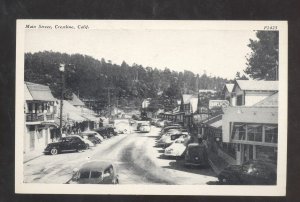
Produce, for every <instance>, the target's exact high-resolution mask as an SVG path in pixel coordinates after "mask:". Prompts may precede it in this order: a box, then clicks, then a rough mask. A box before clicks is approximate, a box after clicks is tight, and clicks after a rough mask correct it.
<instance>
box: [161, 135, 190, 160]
mask: <svg viewBox="0 0 300 202" xmlns="http://www.w3.org/2000/svg"><path fill="white" fill-rule="evenodd" d="M185 150H186V145H185V140H184V139H183V138H178V139H177V140H175V141H174V143H172V144H171V145H170V146H169V147H167V148H166V149H165V152H164V155H165V156H174V157H180V156H182V155H183V153H184V151H185Z"/></svg>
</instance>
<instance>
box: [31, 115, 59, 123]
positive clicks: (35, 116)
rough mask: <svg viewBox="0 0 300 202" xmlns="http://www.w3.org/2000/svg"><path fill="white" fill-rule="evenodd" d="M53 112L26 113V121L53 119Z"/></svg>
mask: <svg viewBox="0 0 300 202" xmlns="http://www.w3.org/2000/svg"><path fill="white" fill-rule="evenodd" d="M53 120H54V114H34V113H26V122H37V121H53Z"/></svg>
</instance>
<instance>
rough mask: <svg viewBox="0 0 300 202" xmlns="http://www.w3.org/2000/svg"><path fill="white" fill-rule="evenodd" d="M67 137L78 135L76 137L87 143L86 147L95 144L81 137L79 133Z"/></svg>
mask: <svg viewBox="0 0 300 202" xmlns="http://www.w3.org/2000/svg"><path fill="white" fill-rule="evenodd" d="M69 137H78V138H80V139H81V140H82V141H83V142H84V143H85V144H86V145H87V148H88V147H94V146H95V144H94V143H92V142H91V141H90V140H88V139H86V138H82V137H81V136H80V135H69Z"/></svg>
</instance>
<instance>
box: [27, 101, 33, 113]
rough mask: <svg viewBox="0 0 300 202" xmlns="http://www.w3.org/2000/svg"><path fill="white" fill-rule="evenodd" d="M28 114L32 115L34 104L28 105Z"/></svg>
mask: <svg viewBox="0 0 300 202" xmlns="http://www.w3.org/2000/svg"><path fill="white" fill-rule="evenodd" d="M27 106H28V112H29V113H32V103H28V105H27Z"/></svg>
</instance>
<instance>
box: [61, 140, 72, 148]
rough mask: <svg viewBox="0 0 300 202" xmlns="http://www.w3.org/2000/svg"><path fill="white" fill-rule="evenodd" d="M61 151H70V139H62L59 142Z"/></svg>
mask: <svg viewBox="0 0 300 202" xmlns="http://www.w3.org/2000/svg"><path fill="white" fill-rule="evenodd" d="M60 149H61V150H70V149H71V141H70V138H62V142H61V147H60Z"/></svg>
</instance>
